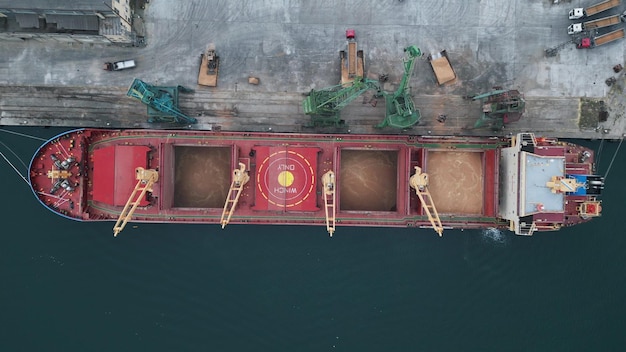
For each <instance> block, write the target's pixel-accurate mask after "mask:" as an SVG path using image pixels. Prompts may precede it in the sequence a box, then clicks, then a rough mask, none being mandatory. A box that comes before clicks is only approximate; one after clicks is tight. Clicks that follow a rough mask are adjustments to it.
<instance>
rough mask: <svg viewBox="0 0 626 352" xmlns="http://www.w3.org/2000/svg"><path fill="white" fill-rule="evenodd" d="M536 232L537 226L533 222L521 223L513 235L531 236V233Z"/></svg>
mask: <svg viewBox="0 0 626 352" xmlns="http://www.w3.org/2000/svg"><path fill="white" fill-rule="evenodd" d="M536 230H537V225H536V224H535V222H534V221H533V222H531V223H530V224H528V223H525V222H522V223H520V224H519V227H518V229H517V232H516V233H515V234H517V235H521V236H532V235H533V233H534V232H535V231H536Z"/></svg>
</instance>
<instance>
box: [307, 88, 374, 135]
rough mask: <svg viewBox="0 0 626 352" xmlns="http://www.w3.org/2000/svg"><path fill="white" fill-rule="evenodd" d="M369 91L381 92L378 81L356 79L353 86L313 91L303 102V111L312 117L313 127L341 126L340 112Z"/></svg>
mask: <svg viewBox="0 0 626 352" xmlns="http://www.w3.org/2000/svg"><path fill="white" fill-rule="evenodd" d="M368 90H376V91H377V92H380V86H379V85H378V81H374V80H371V79H367V78H363V77H356V78H355V79H354V81H353V82H352V83H351V84H348V85H341V84H339V85H336V86H332V87H328V88H324V89H321V90H311V92H309V95H308V96H307V97H306V99H304V101H303V102H302V110H303V111H304V113H305V114H306V115H311V116H312V121H311V123H312V124H313V125H330V124H335V125H339V124H340V123H341V120H340V117H339V112H340V111H341V109H343V108H344V107H346V106H347V105H348V104H350V102H352V101H353V100H354V99H356V98H358V97H359V96H360V95H361V94H363V93H365V92H366V91H368Z"/></svg>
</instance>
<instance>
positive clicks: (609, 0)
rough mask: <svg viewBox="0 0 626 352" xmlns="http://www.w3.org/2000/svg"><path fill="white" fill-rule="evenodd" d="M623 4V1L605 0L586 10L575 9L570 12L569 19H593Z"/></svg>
mask: <svg viewBox="0 0 626 352" xmlns="http://www.w3.org/2000/svg"><path fill="white" fill-rule="evenodd" d="M621 3H622V0H605V1H602V2H600V3H597V4H595V5H592V6H589V7H586V8H582V7H579V8H575V9H572V10H570V12H569V19H570V20H578V19H581V18H585V17H591V16H593V15H595V14H598V13H600V12H603V11H606V10H610V9H612V8H614V7H616V6H619V4H621Z"/></svg>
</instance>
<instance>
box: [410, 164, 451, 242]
mask: <svg viewBox="0 0 626 352" xmlns="http://www.w3.org/2000/svg"><path fill="white" fill-rule="evenodd" d="M409 185H410V186H411V188H413V189H415V193H416V194H417V196H418V197H419V199H420V202H421V203H422V208H424V210H425V211H426V215H427V216H428V220H429V221H430V224H431V225H432V226H433V229H434V230H435V232H437V233H438V234H439V237H441V236H442V235H443V225H442V224H441V219H440V218H439V213H437V208H435V203H434V202H433V198H432V197H431V196H430V192H429V191H428V174H427V173H424V172H422V168H420V167H419V166H416V167H415V174H414V175H413V176H411V178H410V179H409Z"/></svg>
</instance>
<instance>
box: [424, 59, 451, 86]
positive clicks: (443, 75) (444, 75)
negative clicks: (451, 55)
mask: <svg viewBox="0 0 626 352" xmlns="http://www.w3.org/2000/svg"><path fill="white" fill-rule="evenodd" d="M428 61H429V62H430V67H432V69H433V72H434V73H435V78H436V79H437V84H438V85H443V84H446V83H450V82H454V80H456V73H455V72H454V69H452V65H451V64H450V60H449V59H448V53H447V52H446V51H445V50H443V51H441V52H438V53H436V54H432V55H428Z"/></svg>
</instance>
